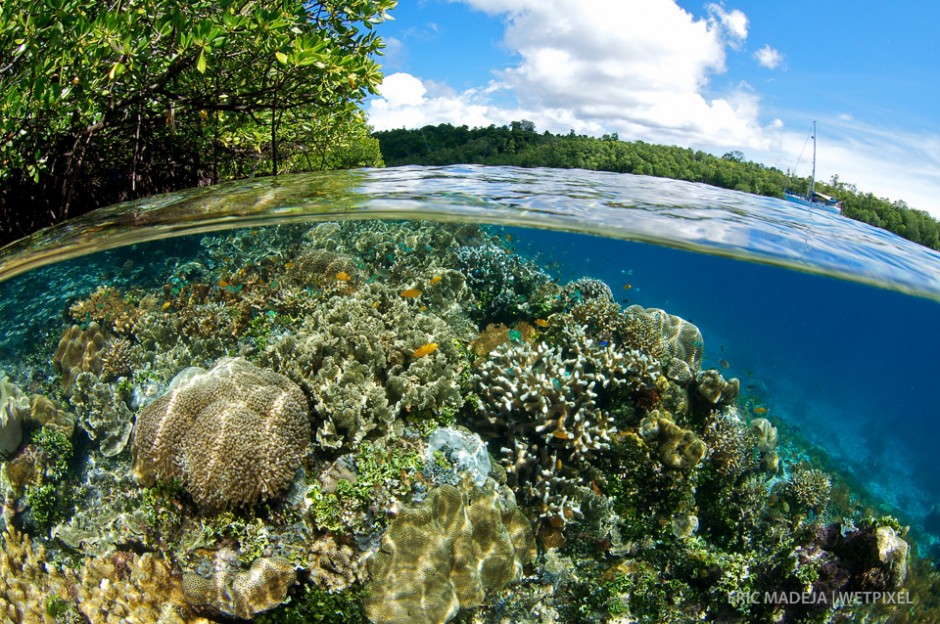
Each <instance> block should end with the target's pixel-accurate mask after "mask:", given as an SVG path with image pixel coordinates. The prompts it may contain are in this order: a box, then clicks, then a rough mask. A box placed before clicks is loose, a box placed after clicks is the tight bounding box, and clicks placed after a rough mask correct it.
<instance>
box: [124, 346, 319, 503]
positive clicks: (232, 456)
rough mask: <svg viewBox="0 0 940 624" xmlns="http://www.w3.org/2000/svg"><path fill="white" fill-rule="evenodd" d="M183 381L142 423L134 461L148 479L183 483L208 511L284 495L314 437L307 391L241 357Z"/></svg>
mask: <svg viewBox="0 0 940 624" xmlns="http://www.w3.org/2000/svg"><path fill="white" fill-rule="evenodd" d="M184 372H186V371H184ZM176 381H177V382H176V383H175V384H171V387H170V390H169V392H167V394H165V395H163V396H162V397H160V398H158V399H157V400H155V401H154V402H153V403H150V404H149V405H147V406H146V407H145V408H144V409H143V410H142V411H141V413H140V415H139V416H138V418H137V425H136V427H135V429H134V456H135V470H136V472H137V475H138V477H139V478H140V479H141V481H143V482H144V483H145V484H147V485H152V484H154V483H156V482H158V481H159V482H166V481H170V480H172V479H179V480H180V481H182V482H183V483H184V484H185V486H186V489H187V490H188V491H189V493H190V494H191V495H192V497H193V500H195V501H196V502H197V503H199V504H201V505H206V506H209V507H225V506H229V505H240V504H253V503H256V502H258V501H264V500H267V499H270V498H273V497H274V496H277V495H278V494H280V493H281V492H282V491H283V490H284V488H286V487H287V485H288V484H289V483H290V482H291V480H292V479H293V477H294V472H295V471H296V470H297V468H298V467H299V466H300V462H301V459H302V458H303V456H304V453H305V452H306V449H307V444H308V441H309V437H310V422H309V416H308V408H307V401H306V398H305V397H304V395H303V393H302V392H301V390H300V389H299V388H298V387H297V386H296V385H294V384H293V383H292V382H291V381H290V380H289V379H287V378H285V377H284V376H282V375H278V374H277V373H274V372H271V371H269V370H265V369H261V368H258V367H256V366H254V365H252V364H249V363H248V362H246V361H244V360H241V359H237V358H234V359H232V358H225V359H222V360H220V361H219V362H217V363H216V365H215V366H214V367H213V368H212V369H210V370H209V371H202V370H196V371H188V372H186V374H185V375H183V376H182V378H178V379H177V380H176Z"/></svg>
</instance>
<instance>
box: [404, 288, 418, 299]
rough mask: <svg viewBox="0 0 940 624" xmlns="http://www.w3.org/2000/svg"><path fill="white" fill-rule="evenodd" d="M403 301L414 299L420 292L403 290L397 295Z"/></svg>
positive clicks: (415, 289)
mask: <svg viewBox="0 0 940 624" xmlns="http://www.w3.org/2000/svg"><path fill="white" fill-rule="evenodd" d="M399 294H400V295H401V296H402V297H404V298H405V299H414V298H415V297H420V296H421V291H420V290H418V289H417V288H409V289H408V290H403V291H401V293H399Z"/></svg>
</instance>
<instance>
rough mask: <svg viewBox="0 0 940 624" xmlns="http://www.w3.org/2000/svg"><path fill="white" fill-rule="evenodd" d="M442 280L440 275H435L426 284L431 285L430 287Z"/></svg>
mask: <svg viewBox="0 0 940 624" xmlns="http://www.w3.org/2000/svg"><path fill="white" fill-rule="evenodd" d="M442 279H444V278H443V277H441V276H440V275H435V276H434V277H432V278H431V279H429V280H428V284H431V285H432V286H433V285H434V284H436V283H438V282H439V281H441V280H442Z"/></svg>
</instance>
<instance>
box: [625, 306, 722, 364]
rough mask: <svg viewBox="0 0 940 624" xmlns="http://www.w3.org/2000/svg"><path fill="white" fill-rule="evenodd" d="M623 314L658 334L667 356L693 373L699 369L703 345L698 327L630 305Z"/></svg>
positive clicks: (673, 317) (658, 312)
mask: <svg viewBox="0 0 940 624" xmlns="http://www.w3.org/2000/svg"><path fill="white" fill-rule="evenodd" d="M624 313H625V314H626V315H628V316H634V317H636V320H637V322H638V323H639V324H640V325H645V326H646V327H647V328H649V330H650V331H653V332H655V333H657V334H659V336H660V339H661V341H662V344H663V348H664V350H665V352H666V354H667V355H668V356H670V357H673V358H676V359H678V360H681V361H683V362H685V363H686V364H688V365H689V367H691V369H692V371H693V372H695V371H698V369H699V368H701V366H702V353H703V350H704V349H703V344H704V343H703V341H702V332H701V331H699V329H698V327H696V326H695V325H693V324H692V323H690V322H688V321H686V320H685V319H683V318H681V317H678V316H675V315H672V314H669V313H668V312H666V311H665V310H662V309H660V308H643V307H641V306H638V305H632V306H630V307H628V308H627V309H626V310H624Z"/></svg>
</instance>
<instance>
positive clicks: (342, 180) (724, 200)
mask: <svg viewBox="0 0 940 624" xmlns="http://www.w3.org/2000/svg"><path fill="white" fill-rule="evenodd" d="M372 218H386V219H388V218H393V219H411V218H423V219H433V220H437V221H451V222H453V221H461V222H471V223H474V222H483V223H494V224H499V225H500V226H502V229H499V230H496V231H495V232H494V233H495V234H497V235H498V236H499V237H500V241H502V244H503V245H504V246H505V248H506V249H507V251H510V252H513V253H517V254H519V255H521V256H522V257H525V258H529V259H532V260H534V261H535V262H536V263H537V264H538V265H539V266H541V267H543V268H544V269H545V270H546V271H547V272H548V273H549V274H550V276H551V278H552V279H553V280H554V281H556V282H557V283H559V284H565V283H568V282H570V281H572V280H576V279H578V278H581V277H590V278H594V279H598V280H602V281H603V282H605V283H606V284H607V285H608V286H609V287H610V288H611V290H612V292H613V294H614V297H615V299H616V300H617V301H618V302H619V303H621V304H623V305H624V306H627V305H632V304H638V305H641V306H643V307H647V308H650V307H654V308H662V309H665V310H666V311H667V312H668V313H669V314H672V315H677V316H680V317H682V318H683V319H686V320H687V321H689V322H691V323H693V324H695V325H696V326H697V327H698V328H699V330H700V331H701V333H702V337H703V343H704V353H703V360H702V368H703V369H716V370H718V371H719V372H720V373H721V374H723V375H724V376H725V377H727V378H731V377H737V378H738V379H740V382H741V393H740V395H739V397H738V401H737V402H738V404H739V407H740V412H741V413H742V414H743V415H744V417H746V419H747V420H753V419H754V418H756V417H758V416H762V417H765V418H768V419H769V420H771V422H772V423H773V424H775V425H777V426H778V427H779V428H780V437H781V439H782V440H785V441H786V444H787V445H789V446H786V447H782V448H781V455H782V456H783V460H784V471H787V472H790V473H792V472H793V471H795V470H796V469H797V467H798V465H799V464H800V461H801V460H807V461H808V462H809V464H810V465H812V466H813V467H814V468H818V469H823V470H825V471H827V472H831V473H833V474H836V473H840V474H844V475H846V476H847V477H848V478H849V479H850V482H851V483H852V487H853V488H855V489H856V494H853V496H857V497H861V498H863V499H865V500H866V501H870V502H869V503H866V504H870V505H873V506H874V508H875V509H878V510H879V511H880V512H882V513H892V514H894V515H896V516H898V517H899V518H900V519H901V521H902V523H903V524H909V525H911V527H912V533H910V534H909V535H910V538H909V539H910V540H911V541H912V542H913V541H915V540H916V542H917V543H918V544H919V546H920V548H921V552H922V553H925V552H929V551H930V550H931V549H932V548H934V547H935V546H934V545H935V544H936V543H938V542H940V535H937V534H935V533H934V531H936V530H937V529H936V527H935V526H934V525H933V524H931V521H930V520H929V518H928V515H929V514H930V511H931V507H932V505H933V504H935V503H936V502H937V501H938V500H940V480H938V478H937V477H936V475H937V474H940V456H938V454H937V453H936V451H935V449H936V444H937V441H938V439H940V431H938V427H940V425H938V424H937V423H938V416H940V414H938V413H937V412H938V408H937V407H936V401H935V399H934V397H933V392H932V387H933V384H934V376H935V373H934V371H935V370H936V367H935V364H934V354H936V353H937V352H940V349H938V347H940V307H938V305H940V304H938V303H937V302H938V301H940V256H938V254H936V253H934V252H932V251H930V250H927V249H925V248H922V247H919V246H916V245H914V244H912V243H909V242H907V241H905V240H903V239H900V238H898V237H895V236H893V235H891V234H889V233H886V232H883V231H880V230H875V229H872V228H870V227H868V226H866V225H864V224H860V223H858V222H855V221H851V220H848V219H842V218H839V217H834V216H832V215H826V214H815V213H812V212H808V211H805V210H804V209H802V208H799V207H796V206H794V205H792V204H787V203H785V202H782V201H776V200H772V199H767V198H758V197H754V196H750V195H746V194H741V193H734V192H728V191H722V190H718V189H714V188H710V187H704V186H701V185H694V184H688V183H682V182H673V181H666V180H659V179H653V178H644V177H637V176H626V175H615V174H597V173H590V172H582V171H554V170H518V169H507V168H475V167H448V168H432V169H421V168H404V169H392V170H381V171H365V172H338V173H335V174H325V175H305V176H295V177H285V178H282V179H278V180H277V181H270V180H259V181H255V182H250V183H244V184H234V185H226V186H223V187H219V188H216V189H201V190H199V191H195V192H192V193H182V194H177V195H173V196H168V197H163V198H156V199H150V200H145V201H142V202H137V203H134V204H130V205H122V206H116V207H113V208H109V209H106V210H105V211H102V212H99V213H93V214H91V215H87V216H86V217H83V218H82V219H81V220H79V221H77V222H75V223H71V224H67V225H65V226H63V227H59V228H57V229H55V230H53V231H50V232H47V233H44V234H40V235H38V236H37V237H34V238H33V239H32V240H29V241H24V242H22V243H20V244H17V245H14V246H11V247H8V248H6V249H4V250H3V251H2V252H0V278H5V281H3V282H0V326H2V335H0V369H3V370H5V371H7V373H8V374H9V375H10V376H11V378H13V379H14V380H17V381H18V382H19V383H21V384H22V385H24V386H27V385H31V386H35V387H36V388H42V387H44V385H48V378H47V377H48V376H53V375H54V371H52V370H51V368H50V367H49V362H48V359H49V358H50V357H51V355H52V351H54V348H55V343H56V342H57V341H58V337H59V336H60V335H61V334H62V332H63V330H65V329H66V328H67V326H68V322H67V321H66V320H65V318H64V316H63V311H64V310H66V309H67V308H68V306H70V305H71V304H73V303H74V302H75V301H77V300H81V299H84V298H87V297H88V296H89V295H90V294H91V293H92V292H93V291H94V290H95V289H96V288H97V287H98V286H100V285H102V284H105V285H114V286H115V287H117V288H120V289H128V288H130V287H132V286H136V287H140V288H141V289H150V290H152V291H154V292H157V293H160V294H161V295H162V296H164V297H166V298H167V300H168V301H169V298H170V294H168V293H172V289H173V288H174V285H173V284H174V282H172V278H173V276H177V277H178V276H179V275H181V273H180V267H181V266H184V265H186V263H187V262H190V261H192V260H195V261H198V262H199V263H200V264H201V268H200V269H199V271H203V272H204V274H205V275H207V276H210V277H211V279H215V280H218V281H217V283H216V284H215V285H214V287H215V289H216V290H222V289H225V288H230V289H231V290H233V291H234V290H235V289H236V288H237V286H234V285H233V284H234V282H235V280H233V279H232V278H230V277H229V273H230V272H231V270H232V269H233V268H235V266H234V265H233V263H232V258H234V262H235V263H238V262H241V263H242V264H243V265H245V266H248V265H250V264H257V265H258V266H261V265H262V264H264V263H265V262H271V263H274V262H275V261H276V262H277V263H279V266H286V264H285V263H292V260H291V257H290V256H289V255H285V254H280V255H279V253H278V249H276V248H271V247H265V245H264V244H260V245H257V246H253V245H252V244H251V242H250V241H251V237H250V236H241V237H240V236H239V235H238V234H237V233H236V234H235V236H234V237H227V236H226V235H224V234H223V235H221V238H217V239H212V240H214V241H215V242H211V243H209V242H207V241H208V240H209V239H201V238H200V237H199V236H198V233H203V232H208V231H212V230H220V229H225V228H231V227H235V226H239V227H253V228H254V227H258V226H262V225H270V224H282V225H286V224H290V223H300V222H306V221H318V220H336V219H355V220H362V219H372ZM533 228H538V229H533ZM306 229H307V226H303V225H298V229H297V232H301V233H302V232H304V231H305V230H306ZM261 231H262V232H264V230H261ZM187 234H188V236H184V235H187ZM597 235H602V237H599V236H597ZM171 236H172V237H174V238H169V237H171ZM298 236H302V235H298ZM298 236H294V235H293V234H290V233H287V234H285V235H284V236H282V237H281V238H277V237H275V238H272V239H271V240H277V241H284V240H295V241H296V240H297V239H298ZM260 237H261V238H262V239H263V237H264V234H261V235H260ZM246 240H247V241H248V242H247V243H246V242H245V241H246ZM147 241H152V242H147ZM128 245H131V246H128ZM226 245H230V248H227V247H226ZM108 249H110V251H102V250H108ZM220 250H226V251H220ZM90 251H97V253H95V254H94V255H82V254H85V253H88V252H90ZM417 251H418V253H420V252H421V251H422V250H420V249H419V250H417ZM429 251H430V250H429ZM399 253H402V254H403V255H408V254H414V253H415V249H411V250H410V251H409V250H408V249H407V248H406V249H402V250H401V251H400V252H399ZM69 257H74V258H73V259H68V258H69ZM226 258H229V261H228V262H227V261H226V260H225V259H226ZM213 263H215V264H213ZM272 266H273V265H272ZM446 268H450V267H446ZM194 270H195V269H194ZM272 270H273V269H272ZM351 270H352V269H350V271H351ZM337 274H338V273H337ZM392 275H394V272H392ZM427 278H428V276H424V279H427ZM266 279H269V280H276V279H277V277H276V275H275V276H273V277H272V276H268V277H266ZM383 279H385V280H391V279H392V278H391V277H389V276H388V275H386V276H385V277H378V278H377V281H378V282H381V281H382V280H383ZM340 281H343V280H340ZM229 282H231V283H229ZM405 286H406V284H402V285H401V287H402V288H404V287H405ZM428 288H430V287H428ZM233 294H237V292H235V293H233ZM167 310H169V311H168V312H167V313H168V314H172V313H173V309H172V308H167ZM528 320H530V321H531V320H535V319H534V318H533V319H528ZM478 329H483V327H482V326H481V327H478ZM415 346H417V345H415ZM230 350H231V349H230ZM230 354H234V353H230ZM210 359H214V358H210ZM44 375H45V376H47V377H44ZM60 398H61V397H60ZM132 407H133V408H134V410H137V408H138V407H139V405H132ZM79 435H81V434H79ZM82 445H84V446H89V443H88V442H84V443H82V444H79V446H82ZM813 445H818V447H819V448H821V449H822V452H821V453H820V452H817V451H814V450H813ZM90 446H91V447H94V444H91V445H90ZM86 450H87V449H86ZM491 451H492V449H491ZM784 451H786V452H784ZM89 453H91V451H89ZM787 472H781V474H780V475H778V476H777V477H775V479H777V480H779V479H780V478H782V476H783V475H785V474H786V473H787ZM700 513H701V512H700ZM703 520H705V518H703ZM828 520H837V518H829V519H828ZM703 524H707V522H703ZM539 562H541V563H542V564H544V562H543V561H541V560H539ZM606 563H607V565H611V564H613V563H616V559H615V558H613V557H610V558H608V560H607V561H606ZM755 621H757V620H755ZM794 621H795V620H794Z"/></svg>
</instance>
